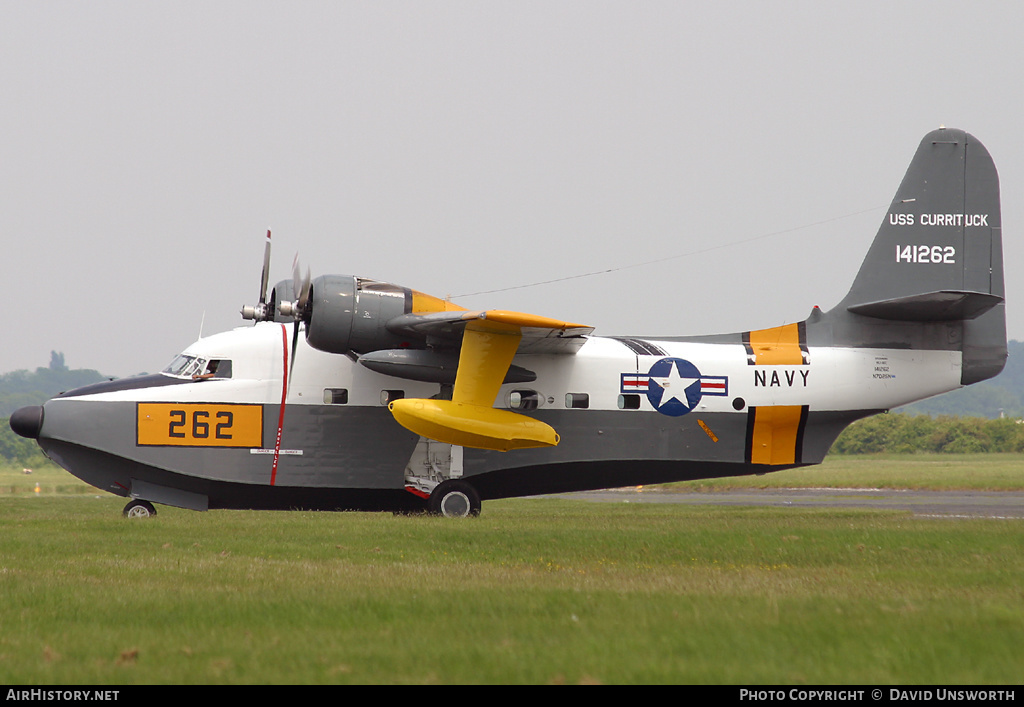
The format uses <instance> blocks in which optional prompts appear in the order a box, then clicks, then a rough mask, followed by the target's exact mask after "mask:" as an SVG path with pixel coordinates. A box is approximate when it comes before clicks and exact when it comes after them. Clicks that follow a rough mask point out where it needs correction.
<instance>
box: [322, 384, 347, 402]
mask: <svg viewBox="0 0 1024 707" xmlns="http://www.w3.org/2000/svg"><path fill="white" fill-rule="evenodd" d="M347 403H348V388H324V404H325V405H346V404H347Z"/></svg>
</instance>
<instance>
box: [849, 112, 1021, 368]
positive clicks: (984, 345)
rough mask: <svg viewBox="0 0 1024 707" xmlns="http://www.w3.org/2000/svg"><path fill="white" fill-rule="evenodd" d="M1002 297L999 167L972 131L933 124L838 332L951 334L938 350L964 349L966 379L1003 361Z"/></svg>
mask: <svg viewBox="0 0 1024 707" xmlns="http://www.w3.org/2000/svg"><path fill="white" fill-rule="evenodd" d="M1003 298H1004V290H1003V259H1002V235H1001V221H1000V213H999V176H998V174H997V173H996V168H995V165H994V164H993V162H992V158H991V157H990V156H989V154H988V151H987V150H986V149H985V147H984V145H982V144H981V143H980V142H979V141H978V140H977V139H976V138H975V137H974V136H972V135H969V134H968V133H965V132H963V131H961V130H948V129H939V130H935V131H933V132H931V133H929V134H928V135H926V136H925V137H924V139H923V140H922V141H921V144H920V146H919V147H918V149H917V154H916V155H914V160H913V162H911V164H910V168H909V169H908V170H907V174H906V176H905V177H904V178H903V183H902V184H900V188H899V190H898V191H897V192H896V197H895V198H894V199H893V201H892V205H891V206H890V207H889V212H888V213H887V214H886V215H885V218H884V220H883V221H882V225H881V227H880V228H879V229H878V234H877V235H876V236H875V240H874V242H873V243H872V245H871V249H870V250H869V251H868V254H867V256H866V257H865V258H864V263H863V264H862V265H861V268H860V272H859V273H858V274H857V278H856V280H854V283H853V287H851V288H850V292H849V293H848V294H847V295H846V297H845V298H844V299H843V301H842V302H840V304H839V305H838V306H837V307H836V308H835V309H834V310H832V312H830V313H829V314H830V315H833V319H834V320H835V321H834V326H837V327H840V328H842V329H843V330H845V332H844V333H845V334H846V335H847V336H843V337H840V338H847V337H850V336H852V337H853V338H856V339H859V340H861V342H862V343H861V345H872V344H877V343H881V342H882V341H884V342H886V343H888V344H894V343H896V342H895V341H893V339H894V335H898V330H902V331H903V334H904V335H905V337H906V340H904V341H901V342H899V344H897V345H902V346H915V347H917V346H922V347H929V348H930V347H931V345H932V344H934V343H935V342H936V341H937V340H938V339H940V338H944V339H946V341H945V342H944V343H943V344H942V345H941V348H952V349H959V350H961V351H963V354H964V355H963V373H962V377H961V382H962V383H963V384H964V385H967V384H969V383H974V382H977V381H979V380H984V379H986V378H991V377H992V376H994V375H996V374H997V373H999V371H1001V370H1002V368H1003V364H1004V363H1005V361H1006V323H1005V314H1004V304H1003V303H1004V299H1003ZM850 315H853V316H852V317H851V316H850ZM883 323H888V324H890V325H894V324H897V323H903V325H902V327H899V326H897V328H896V329H894V327H893V326H884V325H883ZM911 323H916V325H912V324H911ZM938 329H941V332H940V331H938ZM836 333H839V332H836ZM940 334H941V335H940ZM879 337H881V340H879V341H872V339H879Z"/></svg>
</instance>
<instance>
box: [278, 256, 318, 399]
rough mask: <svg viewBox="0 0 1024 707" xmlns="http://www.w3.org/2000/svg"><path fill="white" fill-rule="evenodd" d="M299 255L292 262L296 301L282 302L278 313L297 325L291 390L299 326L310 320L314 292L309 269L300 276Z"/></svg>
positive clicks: (293, 328) (289, 380)
mask: <svg viewBox="0 0 1024 707" xmlns="http://www.w3.org/2000/svg"><path fill="white" fill-rule="evenodd" d="M300 273H301V268H300V267H299V254H298V253H296V254H295V260H294V261H293V262H292V295H293V296H294V297H295V300H294V301H292V302H281V303H280V304H279V305H278V306H277V311H278V312H280V313H281V314H282V315H284V316H286V317H289V316H290V317H292V318H293V319H294V320H295V324H294V326H293V327H292V360H291V365H290V366H289V367H288V371H289V374H288V388H289V389H291V385H292V378H294V377H295V351H296V349H298V343H299V325H300V324H301V323H302V322H304V321H306V320H307V319H308V318H309V314H310V303H309V295H310V292H311V291H312V289H313V287H312V280H311V279H310V274H309V268H308V267H307V268H306V277H302V276H301V275H300Z"/></svg>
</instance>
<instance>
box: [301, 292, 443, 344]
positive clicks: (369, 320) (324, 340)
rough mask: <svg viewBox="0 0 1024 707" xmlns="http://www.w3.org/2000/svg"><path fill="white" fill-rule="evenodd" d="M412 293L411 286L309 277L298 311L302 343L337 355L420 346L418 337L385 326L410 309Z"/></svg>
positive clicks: (420, 342) (421, 342)
mask: <svg viewBox="0 0 1024 707" xmlns="http://www.w3.org/2000/svg"><path fill="white" fill-rule="evenodd" d="M415 294H419V293H415ZM413 295H414V293H413V291H412V290H410V289H408V288H405V287H400V286H398V285H392V284H390V283H387V282H378V281H376V280H368V279H366V278H360V277H353V276H351V275H321V276H320V277H317V278H316V279H314V280H313V283H312V290H311V292H310V296H309V303H308V305H307V308H306V312H305V313H304V315H303V321H305V323H306V341H307V342H309V345H310V346H312V347H313V348H315V349H319V350H321V351H326V352H328V353H338V354H345V353H348V352H349V351H354V352H355V353H358V354H362V353H367V352H369V351H379V350H381V349H401V348H422V347H423V346H424V342H423V341H417V340H415V339H410V338H408V337H402V336H399V335H396V334H393V333H392V332H390V331H388V329H387V323H388V321H390V320H391V319H394V318H395V317H398V316H401V315H403V314H407V313H409V312H411V311H412V307H413ZM430 299H435V298H430Z"/></svg>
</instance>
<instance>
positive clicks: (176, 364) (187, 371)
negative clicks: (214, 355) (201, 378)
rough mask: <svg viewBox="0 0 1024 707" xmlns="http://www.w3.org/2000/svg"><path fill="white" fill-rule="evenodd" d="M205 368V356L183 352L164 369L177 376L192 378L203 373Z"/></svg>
mask: <svg viewBox="0 0 1024 707" xmlns="http://www.w3.org/2000/svg"><path fill="white" fill-rule="evenodd" d="M205 368H206V359H205V358H199V357H198V356H188V355H186V354H181V355H179V356H178V357H177V358H175V359H174V360H173V361H171V363H170V365H168V366H167V368H165V369H164V370H163V373H166V374H167V375H169V376H174V377H175V378H191V377H192V376H196V375H199V374H200V373H202V372H203V370H204V369H205Z"/></svg>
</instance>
